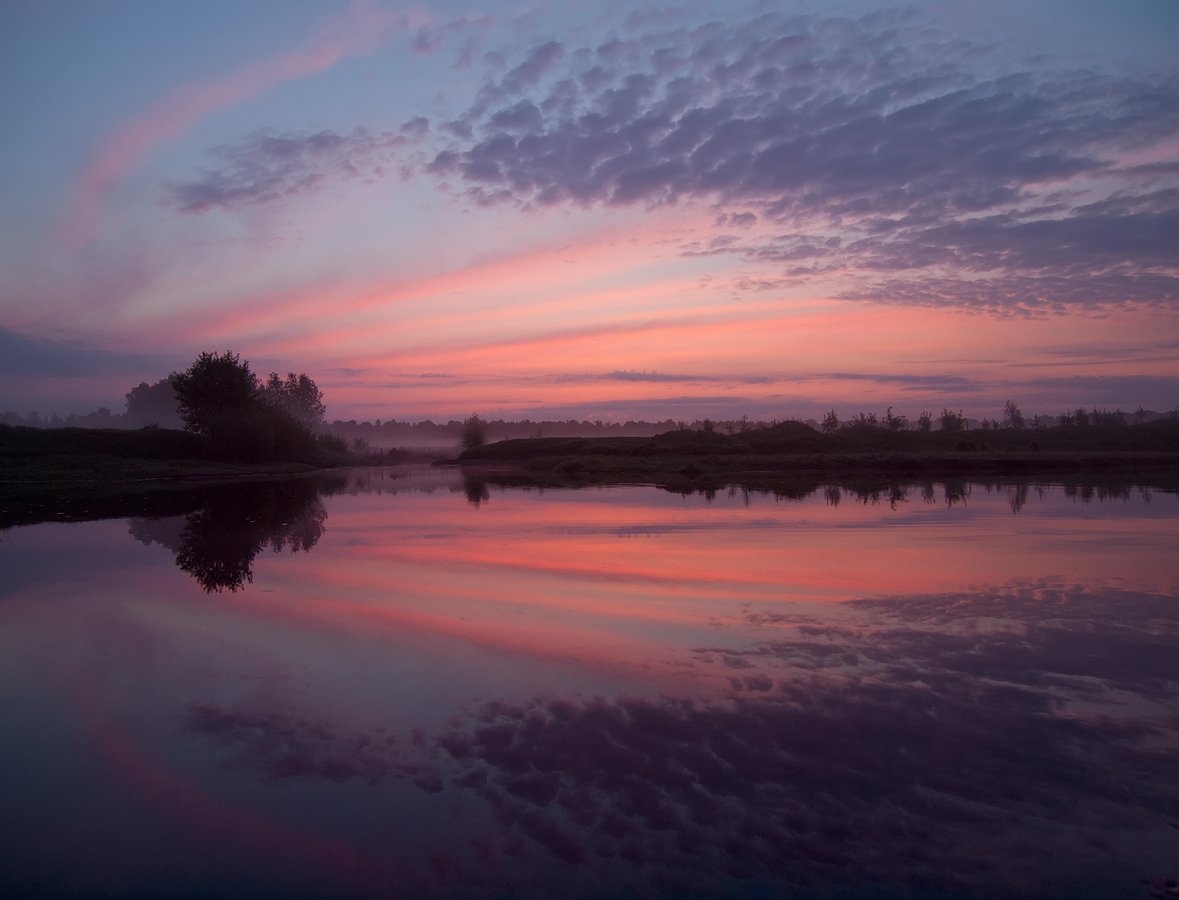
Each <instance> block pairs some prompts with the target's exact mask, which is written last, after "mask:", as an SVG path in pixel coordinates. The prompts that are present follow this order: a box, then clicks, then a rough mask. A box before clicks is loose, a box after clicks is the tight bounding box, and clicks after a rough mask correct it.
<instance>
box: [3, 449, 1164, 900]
mask: <svg viewBox="0 0 1179 900" xmlns="http://www.w3.org/2000/svg"><path fill="white" fill-rule="evenodd" d="M796 493H799V494H802V496H798V497H786V496H774V495H773V494H763V493H749V494H747V493H744V492H742V491H741V490H739V489H738V490H734V491H722V492H719V493H717V494H715V495H713V496H705V495H702V494H689V495H680V494H675V493H671V492H668V491H664V490H659V489H657V488H654V487H642V486H625V487H623V486H620V487H603V488H587V489H581V490H569V489H551V490H540V489H522V488H500V487H496V486H494V485H492V486H488V485H485V484H481V483H478V482H473V481H469V480H468V481H464V480H463V477H462V476H461V475H460V474H459V473H458V472H455V471H422V472H398V471H396V470H368V471H356V472H352V473H348V474H346V475H339V476H335V477H334V478H333V479H331V480H330V481H329V482H327V483H325V484H324V485H322V486H317V485H316V484H315V483H313V482H308V481H288V482H283V483H279V484H269V485H268V484H255V485H239V486H235V487H233V488H231V489H222V490H219V491H211V492H208V493H197V492H193V493H191V494H187V495H185V496H184V497H177V498H171V499H163V500H161V499H160V498H158V497H157V498H152V497H147V498H145V499H144V500H143V502H142V504H141V507H142V508H138V507H136V508H130V507H129V506H128V504H127V503H124V504H123V506H121V507H118V506H116V507H112V509H110V510H106V511H105V513H104V511H103V510H90V511H89V512H87V511H79V510H77V509H75V510H73V511H72V512H69V513H61V512H60V511H58V512H54V511H52V510H49V511H47V513H46V515H47V516H50V517H56V518H58V519H62V518H66V519H79V520H80V521H47V522H42V523H40V524H30V525H22V526H19V527H11V528H9V529H7V530H5V531H2V532H0V723H3V724H2V730H0V895H3V896H10V897H17V896H21V897H23V896H27V895H47V896H71V895H75V896H86V897H91V896H96V895H100V896H104V895H113V896H159V895H168V896H194V897H201V896H212V895H217V896H231V897H235V896H259V895H264V896H286V895H297V896H310V897H320V896H377V897H386V896H388V897H403V896H404V897H417V896H424V897H458V898H465V897H489V898H490V897H497V898H498V897H562V898H564V897H632V896H639V897H653V898H659V897H683V896H688V895H690V896H703V897H714V896H715V897H780V896H788V897H789V896H798V897H808V898H809V897H824V898H825V897H848V898H850V897H870V896H883V897H909V898H917V897H920V898H926V897H928V898H934V897H939V898H941V897H1022V896H1027V897H1040V896H1054V897H1061V898H1064V897H1068V898H1073V897H1102V898H1105V897H1151V896H1158V897H1162V896H1170V894H1169V893H1167V891H1169V890H1170V889H1169V887H1168V886H1167V880H1168V879H1179V502H1177V497H1176V495H1175V494H1174V493H1170V492H1164V491H1151V490H1149V489H1146V488H1141V487H1130V488H1118V489H1113V488H1100V487H1095V486H1088V487H1082V486H1079V485H1074V486H1071V487H1070V486H1069V485H1060V484H1045V485H1034V484H1033V485H1005V484H991V485H989V486H988V485H983V484H969V483H948V484H947V483H942V482H936V483H933V484H925V485H922V484H913V485H907V486H903V487H894V488H888V487H878V488H873V489H870V490H869V489H861V490H859V491H854V490H849V489H847V488H833V487H826V488H824V487H819V488H817V489H815V490H813V491H810V492H806V491H798V492H796ZM103 514H114V515H117V516H118V517H115V518H96V516H99V515H103Z"/></svg>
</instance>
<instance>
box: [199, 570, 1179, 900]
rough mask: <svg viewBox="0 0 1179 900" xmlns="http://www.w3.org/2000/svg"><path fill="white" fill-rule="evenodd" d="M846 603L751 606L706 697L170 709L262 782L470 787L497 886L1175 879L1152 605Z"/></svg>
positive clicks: (1171, 622) (1072, 592)
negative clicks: (806, 618)
mask: <svg viewBox="0 0 1179 900" xmlns="http://www.w3.org/2000/svg"><path fill="white" fill-rule="evenodd" d="M848 606H850V608H851V611H852V616H851V618H850V619H847V620H843V621H841V624H840V625H839V626H827V625H822V624H816V623H814V622H813V621H812V622H810V623H800V622H799V621H798V620H794V621H790V620H788V619H787V618H786V617H782V616H777V615H774V614H765V613H750V614H749V617H750V620H751V621H753V622H755V623H756V624H757V625H759V626H760V628H759V634H760V635H761V636H762V637H764V640H761V641H759V643H757V644H755V645H753V646H751V647H749V648H747V649H745V650H732V649H725V650H700V651H697V653H696V658H697V660H698V662H699V663H700V664H703V665H710V666H715V667H718V668H719V669H720V670H722V671H723V672H725V673H726V677H728V678H729V679H730V681H729V683H730V684H731V685H732V688H733V690H732V691H731V693H730V696H729V697H728V699H726V700H721V701H701V700H693V699H686V698H670V697H669V698H663V699H660V700H647V699H637V698H632V697H622V698H614V699H603V698H597V699H590V700H585V699H577V700H569V699H562V698H551V697H543V698H537V699H534V700H533V701H531V702H527V703H522V704H509V703H498V702H492V703H487V704H485V705H484V706H482V707H481V708H479V709H478V710H476V711H475V712H473V713H472V714H471V715H470V716H469V717H466V718H464V719H462V720H458V721H456V722H455V723H454V724H453V726H452V727H450V728H449V729H448V730H446V731H445V732H444V733H442V734H440V735H435V736H433V737H429V736H420V735H419V736H417V739H416V740H410V741H407V742H404V743H403V744H401V745H399V744H397V743H396V742H394V741H393V740H392V738H391V737H390V736H389V735H388V734H387V733H385V732H375V733H373V734H371V735H361V734H344V733H341V732H339V731H338V730H336V729H333V728H332V727H330V726H326V725H323V724H319V723H314V722H307V721H303V720H300V719H297V718H284V717H281V716H273V715H253V714H247V713H243V712H240V711H233V710H224V709H221V708H217V707H212V706H196V707H193V708H192V709H191V710H190V715H189V719H188V725H189V727H190V728H192V729H193V730H195V731H197V732H199V733H202V734H204V735H206V736H208V737H210V738H212V739H214V740H215V741H216V742H217V743H218V744H220V745H221V746H222V747H223V748H224V750H225V752H226V755H227V756H226V760H227V762H226V764H227V765H229V766H231V767H234V768H246V769H253V770H256V771H257V772H258V773H259V774H260V775H261V776H262V777H263V778H265V779H267V780H273V781H282V780H284V779H289V778H318V779H327V780H330V781H337V782H338V781H343V780H348V779H362V780H364V781H368V782H370V783H376V782H377V781H380V780H382V779H384V778H387V777H397V778H408V779H412V780H413V781H414V782H415V783H416V784H417V785H418V786H419V787H421V788H423V789H425V790H429V791H437V790H439V789H440V788H445V790H446V795H447V796H450V797H452V798H465V799H466V800H472V799H475V798H479V799H480V800H482V801H483V802H485V803H486V804H487V808H488V809H489V810H490V811H491V813H492V814H493V816H494V817H495V819H496V820H497V822H498V823H499V825H500V826H501V828H502V834H500V835H499V836H497V837H495V838H488V837H487V836H486V835H482V836H479V837H477V838H472V839H471V846H470V847H468V848H467V849H469V850H471V851H472V852H475V851H476V850H477V849H478V847H481V848H482V850H481V851H480V852H484V853H492V855H493V856H495V858H496V859H497V860H498V861H499V862H498V865H499V866H500V867H501V870H500V871H499V874H498V875H497V876H496V877H498V878H500V879H501V881H502V883H503V884H504V885H507V886H511V887H512V888H513V889H516V888H520V879H521V878H522V877H524V876H522V875H521V873H523V872H531V873H533V874H535V873H536V872H538V871H540V868H539V867H543V864H544V862H543V861H546V860H547V861H548V863H549V864H555V865H559V866H565V867H572V868H569V869H568V871H569V872H576V873H577V878H578V879H579V880H581V882H582V883H583V884H585V885H586V889H587V890H588V891H590V892H592V891H593V890H594V889H595V888H594V886H595V885H597V886H604V885H609V886H610V887H611V888H612V889H614V890H616V891H622V892H624V893H625V892H626V891H628V890H629V891H640V892H646V893H651V894H654V895H677V894H680V893H682V892H683V891H685V890H689V889H692V890H696V891H704V892H706V893H707V892H709V891H714V892H717V893H721V894H727V893H731V892H736V891H737V890H738V887H740V886H746V887H749V886H753V885H768V886H772V887H773V888H774V889H775V890H788V889H795V890H799V891H803V892H806V891H807V890H815V891H817V890H818V887H819V886H823V885H852V886H863V885H868V884H872V885H877V886H879V885H885V886H887V885H890V884H891V885H894V886H899V885H902V884H903V885H905V886H906V889H911V888H914V889H928V890H931V891H938V890H945V891H963V892H966V893H969V894H973V893H975V892H976V891H981V892H983V893H984V894H990V893H991V892H994V891H1003V892H1006V893H1007V894H1018V893H1019V892H1020V891H1026V892H1027V893H1028V894H1029V895H1034V894H1035V893H1036V891H1037V888H1038V887H1039V888H1042V887H1043V885H1044V884H1046V883H1047V880H1048V879H1063V881H1058V883H1059V884H1064V883H1068V881H1069V879H1070V878H1072V879H1090V884H1089V888H1090V892H1091V893H1092V891H1093V890H1096V891H1097V892H1098V893H1101V891H1103V890H1105V889H1113V888H1114V887H1118V889H1119V891H1120V892H1121V893H1123V894H1127V895H1132V892H1133V891H1134V890H1137V889H1138V887H1140V884H1139V880H1140V879H1147V880H1151V879H1157V878H1159V877H1161V876H1166V875H1170V876H1173V875H1174V874H1175V872H1173V871H1164V869H1165V868H1166V865H1167V863H1166V862H1165V861H1166V860H1168V859H1169V858H1172V857H1169V856H1168V853H1170V854H1172V856H1173V854H1174V851H1175V849H1176V841H1177V840H1179V838H1176V836H1175V832H1174V830H1173V829H1171V828H1169V827H1168V824H1167V823H1168V822H1169V821H1179V754H1177V752H1176V737H1177V736H1179V728H1177V722H1176V720H1175V716H1174V713H1173V710H1174V709H1175V708H1176V701H1177V700H1179V685H1177V684H1176V680H1175V677H1174V667H1173V652H1174V648H1175V647H1176V646H1177V643H1176V637H1177V636H1179V603H1177V602H1176V599H1175V598H1174V597H1167V596H1158V595H1149V594H1142V593H1130V592H1116V591H1106V592H1102V593H1100V594H1097V593H1093V592H1091V591H1086V590H1082V589H1080V588H1072V587H1062V586H1051V585H1029V584H1013V585H1009V586H1006V587H1004V588H1002V589H998V590H991V591H986V592H978V593H962V594H945V595H936V596H921V597H893V598H883V599H872V600H863V601H857V602H855V603H853V604H849V605H848ZM1082 706H1083V707H1084V709H1085V715H1080V714H1078V713H1077V709H1079V708H1081V707H1082ZM1167 709H1170V710H1171V711H1172V712H1171V713H1169V714H1168V713H1166V712H1165V711H1166V710H1167ZM489 841H490V844H489V843H488V842H489ZM1168 842H1169V843H1168ZM476 845H478V847H476ZM489 847H492V849H490V850H489V849H488V848H489ZM451 849H455V848H451ZM536 860H540V861H541V862H536ZM453 865H454V868H453V869H452V876H453V878H454V879H456V881H455V883H456V884H458V885H459V886H460V888H461V887H462V886H465V885H466V883H467V879H469V878H474V877H475V876H474V875H473V874H472V873H471V872H469V871H468V867H467V865H465V864H460V863H459V862H457V861H456V862H454V864H453ZM483 874H484V875H486V874H487V873H483ZM488 877H490V876H488ZM1102 878H1105V879H1108V880H1107V881H1101V879H1102ZM1092 879H1097V880H1096V881H1093V880H1092ZM493 880H494V879H493ZM524 893H527V891H524Z"/></svg>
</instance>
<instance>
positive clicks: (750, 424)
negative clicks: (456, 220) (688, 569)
mask: <svg viewBox="0 0 1179 900" xmlns="http://www.w3.org/2000/svg"><path fill="white" fill-rule="evenodd" d="M1174 415H1179V411H1176V410H1172V411H1170V412H1165V413H1160V412H1155V411H1152V410H1146V409H1143V408H1142V407H1139V408H1138V409H1136V410H1135V411H1133V412H1126V411H1124V410H1121V409H1113V410H1110V409H1105V408H1098V407H1083V406H1078V407H1075V408H1073V409H1070V410H1066V411H1065V412H1063V413H1060V414H1058V415H1028V416H1025V415H1024V414H1023V413H1022V412H1021V411H1020V409H1019V407H1018V406H1017V405H1016V404H1015V403H1013V402H1011V401H1009V402H1008V403H1007V405H1006V406H1005V407H1004V409H1003V410H1002V411H1001V412H1000V414H998V415H996V417H995V418H993V419H990V418H983V419H973V418H968V417H966V416H964V415H963V414H962V413H961V411H958V412H955V411H953V410H950V409H945V408H943V409H942V411H941V413H940V414H936V415H935V414H934V413H932V412H922V413H921V414H919V415H918V416H917V417H916V418H914V419H909V418H908V417H906V416H904V415H899V414H894V413H893V411H892V408H891V407H890V408H889V409H888V410H887V411H886V412H885V413H884V414H883V415H879V414H877V413H875V412H860V413H856V414H855V415H852V416H851V417H849V418H845V419H841V418H840V417H839V416H838V415H837V414H836V413H835V411H834V410H831V411H830V412H828V413H827V414H826V415H825V416H824V417H823V418H822V419H821V420H818V419H806V420H805V422H806V424H808V425H810V426H811V427H812V428H814V429H816V430H819V431H824V432H828V433H830V432H832V431H836V430H843V429H849V428H851V429H876V428H880V429H884V430H887V431H930V430H933V431H965V430H978V429H982V430H999V429H1004V428H1017V429H1019V428H1052V427H1056V426H1071V427H1081V428H1083V427H1087V426H1102V427H1107V426H1117V425H1135V424H1143V423H1145V422H1151V421H1154V420H1156V419H1159V418H1163V417H1166V416H1174ZM481 421H482V424H483V427H484V429H485V437H486V440H487V441H488V442H493V441H500V440H506V439H510V438H534V437H651V436H653V435H657V434H662V433H664V432H667V431H676V430H680V431H683V430H691V431H705V432H711V431H715V432H718V433H722V434H740V433H743V432H747V431H753V430H757V429H761V428H769V427H772V426H774V425H777V424H779V423H780V422H783V421H787V419H785V418H783V419H768V420H767V419H760V420H754V419H750V418H748V417H745V416H743V417H741V418H740V419H717V420H714V419H695V420H692V421H686V420H682V419H681V420H676V419H670V418H669V419H663V420H660V421H650V422H648V421H642V420H629V421H626V422H606V421H603V420H601V419H596V420H593V421H591V420H587V419H583V420H577V419H564V420H547V419H546V420H541V421H534V420H531V419H522V420H519V421H510V420H506V419H482V420H481ZM0 423H2V424H5V425H29V426H33V427H36V428H68V427H74V428H144V427H151V426H156V427H160V428H183V427H184V423H183V422H182V421H181V419H180V416H179V414H178V412H177V410H176V407H175V399H174V397H173V396H172V394H171V390H170V386H166V385H165V384H164V383H163V382H157V383H156V384H153V385H148V384H146V383H144V384H140V385H139V386H137V387H136V388H134V389H132V390H131V391H130V392H128V394H127V408H126V411H125V412H122V413H116V412H112V411H111V410H110V409H108V408H106V407H101V408H99V409H97V410H95V411H94V412H91V413H86V414H84V415H79V414H71V415H68V416H65V417H61V416H58V415H56V414H52V415H48V416H42V415H40V414H39V413H37V412H35V411H34V412H30V413H28V414H26V415H21V414H20V413H17V412H13V411H11V410H10V411H7V412H4V413H2V414H0ZM463 427H464V421H463V420H459V419H450V420H448V421H446V422H434V421H432V420H429V419H427V420H425V421H421V422H409V421H400V420H398V419H386V420H384V421H382V420H381V419H377V420H375V421H372V422H368V421H362V422H358V421H357V420H355V419H348V420H341V419H337V420H335V421H333V422H330V423H322V424H321V425H319V429H320V430H321V431H322V432H327V433H328V434H331V435H334V436H336V437H338V438H340V439H342V440H343V441H345V442H346V443H347V445H348V447H349V449H354V450H359V451H365V450H370V449H371V450H379V449H389V448H395V447H451V446H455V445H457V444H459V443H460V442H461V441H462V438H463Z"/></svg>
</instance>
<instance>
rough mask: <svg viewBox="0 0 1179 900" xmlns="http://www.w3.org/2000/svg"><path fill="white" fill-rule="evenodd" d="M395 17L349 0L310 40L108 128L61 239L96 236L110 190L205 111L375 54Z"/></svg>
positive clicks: (176, 94)
mask: <svg viewBox="0 0 1179 900" xmlns="http://www.w3.org/2000/svg"><path fill="white" fill-rule="evenodd" d="M396 21H398V17H394V16H392V15H390V14H389V13H387V12H385V11H383V10H381V9H380V8H379V7H378V6H377V5H376V4H375V3H373V2H353V3H352V4H351V5H350V6H349V9H348V11H347V13H345V15H344V16H343V17H340V18H338V19H336V20H335V21H333V22H332V23H330V24H329V26H328V27H326V28H324V29H323V30H322V31H321V32H320V33H319V35H317V36H316V38H315V40H314V41H312V42H311V45H310V46H308V47H302V48H300V49H298V50H293V51H291V52H289V53H284V54H281V55H279V56H275V57H271V58H270V59H264V60H259V61H258V62H255V63H251V64H250V65H247V66H245V67H244V68H241V69H238V70H237V71H235V72H232V73H230V74H228V75H224V76H222V77H221V78H216V79H213V80H210V81H204V82H199V83H196V84H191V85H188V86H185V87H182V88H180V89H179V90H177V91H175V92H173V93H172V94H170V95H169V96H167V97H165V98H164V99H163V100H161V101H159V102H158V103H157V104H156V105H155V106H153V107H152V108H150V109H149V110H147V111H146V112H144V113H142V114H141V115H140V116H139V117H137V118H135V119H133V120H131V121H130V122H126V123H124V124H123V125H122V126H121V127H119V128H117V129H115V130H114V131H112V132H110V133H109V134H107V135H106V136H105V137H104V138H103V139H102V141H101V143H100V145H99V148H98V152H97V154H96V156H95V158H94V159H92V160H91V161H90V164H89V165H88V166H87V167H86V169H85V170H84V171H83V172H82V175H81V177H80V179H79V183H78V186H77V188H76V191H75V196H74V202H73V206H72V208H71V210H70V212H69V214H68V217H67V220H66V224H65V228H64V233H63V238H64V240H65V242H66V243H67V244H68V245H70V246H78V245H82V244H86V243H88V242H89V241H90V240H91V239H92V238H93V237H94V230H95V228H96V226H97V222H98V218H99V216H100V214H101V211H102V203H103V201H104V200H105V199H106V197H107V195H109V194H110V192H111V191H112V190H113V189H114V188H115V187H116V186H117V185H118V183H119V182H120V181H122V180H123V179H124V178H126V177H127V176H128V175H129V174H130V173H131V172H132V171H133V170H134V169H135V168H136V167H137V166H139V165H141V164H142V163H143V162H144V161H145V160H146V159H147V158H148V156H149V155H150V154H151V152H152V151H153V150H155V148H156V147H158V146H160V145H161V144H164V143H166V142H168V141H172V140H175V139H176V138H178V137H180V136H181V135H183V134H184V133H185V132H186V131H188V130H189V129H190V128H191V127H192V126H193V125H195V124H196V123H197V122H199V121H200V120H201V119H203V118H205V117H206V116H208V115H210V114H212V113H215V112H217V111H219V110H222V109H225V108H227V107H230V106H233V105H235V104H238V103H241V102H242V101H244V100H248V99H249V98H251V97H255V96H257V95H259V94H262V93H265V92H266V91H268V90H270V89H271V88H273V87H276V86H277V85H279V84H282V83H283V82H285V81H290V80H292V79H295V78H303V77H305V76H307V75H314V74H315V73H317V72H322V71H325V70H326V69H330V68H331V67H332V66H334V65H335V64H336V63H337V62H339V61H340V60H341V59H343V58H345V57H347V56H353V55H360V54H365V53H371V52H373V50H375V49H376V41H375V37H376V36H377V35H379V34H380V33H381V32H382V31H383V30H385V29H386V28H388V27H389V26H390V25H392V24H394V23H395V22H396Z"/></svg>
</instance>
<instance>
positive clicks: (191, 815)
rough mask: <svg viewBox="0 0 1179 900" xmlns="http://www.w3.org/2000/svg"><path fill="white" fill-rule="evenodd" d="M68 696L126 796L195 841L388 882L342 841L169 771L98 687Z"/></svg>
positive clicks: (341, 877)
mask: <svg viewBox="0 0 1179 900" xmlns="http://www.w3.org/2000/svg"><path fill="white" fill-rule="evenodd" d="M71 694H72V698H73V700H74V701H75V703H76V704H77V706H78V709H79V712H80V718H81V721H82V722H83V724H84V727H85V728H86V731H87V734H88V736H89V738H90V741H91V744H92V745H93V746H94V748H95V749H96V750H97V751H98V752H99V753H100V754H101V756H102V758H103V761H104V762H105V763H106V765H107V767H108V771H109V773H110V775H111V776H113V777H114V778H115V779H117V780H118V781H119V782H121V783H122V784H123V785H125V786H126V787H127V788H128V789H129V791H130V793H131V795H132V797H134V798H135V799H136V800H140V801H145V802H147V803H148V804H150V805H151V806H152V807H153V808H154V810H155V811H156V812H157V813H160V814H162V815H164V816H166V817H168V818H169V819H172V820H174V821H175V822H176V823H177V824H178V825H181V826H184V827H185V828H187V829H190V830H191V831H194V832H196V834H197V835H198V836H199V841H197V843H196V846H200V847H208V846H210V845H212V846H214V847H219V848H224V852H225V853H226V855H229V854H233V853H240V852H241V851H242V850H243V849H244V850H245V851H247V852H248V853H250V854H253V855H256V856H258V857H260V858H261V859H262V860H265V865H266V867H267V868H268V869H269V870H270V871H272V872H275V871H288V870H289V869H290V865H291V861H292V860H299V861H301V862H303V863H305V864H306V863H309V864H310V865H311V866H312V867H313V868H314V869H316V870H318V872H319V873H321V874H322V876H323V877H324V878H325V879H327V880H328V881H329V882H331V883H333V884H337V885H347V886H348V889H349V890H352V891H356V890H361V891H365V892H367V891H371V890H373V889H374V888H375V887H376V886H377V885H378V884H382V883H383V884H388V883H392V881H393V879H392V878H391V874H390V873H389V872H388V871H387V866H386V865H385V864H384V863H383V862H382V861H381V860H378V859H375V858H365V857H362V856H361V855H360V854H359V853H357V852H356V850H354V849H353V848H352V847H351V846H349V845H348V844H346V843H344V842H342V841H338V840H334V839H331V838H327V837H323V836H320V835H316V834H312V833H309V832H306V831H304V830H302V829H299V828H296V827H294V826H291V825H287V824H285V823H282V822H277V821H274V820H272V819H268V818H266V817H264V816H263V815H261V814H260V813H258V812H256V811H254V810H252V809H250V808H248V807H245V806H242V805H240V804H234V803H230V802H228V801H226V800H223V799H221V798H219V797H217V796H215V795H214V794H212V793H210V792H209V791H207V790H205V789H204V788H202V787H201V786H200V785H199V784H197V783H196V782H195V781H193V780H191V779H189V778H186V777H184V776H183V775H181V774H180V773H178V772H176V771H174V770H172V769H169V768H168V767H167V766H165V765H164V764H163V762H162V761H161V760H160V759H158V758H156V757H155V756H154V755H153V754H152V753H151V752H150V751H149V750H148V749H147V748H146V747H145V746H143V745H142V744H141V743H140V742H139V741H138V740H137V739H136V738H135V737H134V736H133V735H132V734H131V733H129V732H128V731H126V730H124V729H122V728H120V727H119V725H118V724H117V720H116V717H115V715H114V714H113V711H112V710H111V709H109V708H108V707H107V706H106V704H105V703H104V702H103V700H102V698H101V697H100V695H99V693H98V691H97V690H96V689H95V688H94V687H93V686H91V685H89V684H87V683H85V682H83V681H81V680H79V681H77V682H75V683H73V684H72V685H71Z"/></svg>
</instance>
